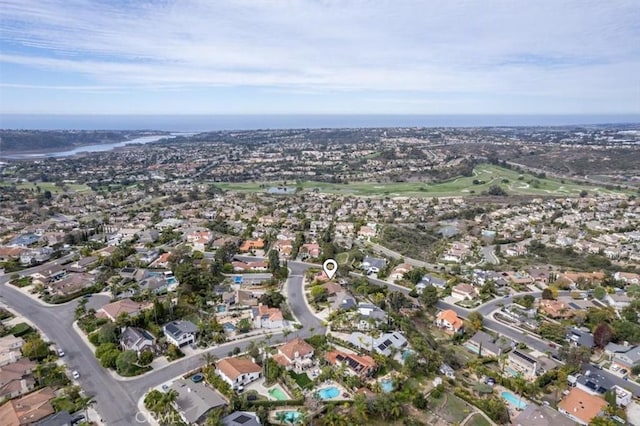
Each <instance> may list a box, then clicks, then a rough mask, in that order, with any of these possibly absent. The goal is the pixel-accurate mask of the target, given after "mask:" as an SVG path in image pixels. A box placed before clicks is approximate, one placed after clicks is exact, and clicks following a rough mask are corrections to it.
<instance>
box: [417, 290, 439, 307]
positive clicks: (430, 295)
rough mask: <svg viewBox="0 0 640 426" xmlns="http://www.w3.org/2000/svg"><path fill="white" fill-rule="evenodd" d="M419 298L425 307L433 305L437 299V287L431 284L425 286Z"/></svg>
mask: <svg viewBox="0 0 640 426" xmlns="http://www.w3.org/2000/svg"><path fill="white" fill-rule="evenodd" d="M420 300H421V301H422V303H423V304H424V305H425V306H426V307H432V306H434V305H435V304H436V303H438V300H439V296H438V289H436V288H435V287H434V286H432V285H428V286H426V287H425V289H424V290H423V291H422V294H421V295H420Z"/></svg>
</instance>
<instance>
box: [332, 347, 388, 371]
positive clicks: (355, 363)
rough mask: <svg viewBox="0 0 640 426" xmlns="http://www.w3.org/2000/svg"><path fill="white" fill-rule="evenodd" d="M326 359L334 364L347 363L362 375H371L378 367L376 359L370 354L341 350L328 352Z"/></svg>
mask: <svg viewBox="0 0 640 426" xmlns="http://www.w3.org/2000/svg"><path fill="white" fill-rule="evenodd" d="M324 359H325V360H326V361H327V362H328V363H329V364H331V365H333V366H339V365H345V366H347V367H348V368H349V369H350V370H351V371H352V372H354V373H355V374H357V375H358V376H360V377H369V376H371V375H373V374H374V373H375V372H376V370H377V368H378V366H377V365H376V362H375V360H374V359H373V358H371V357H370V356H368V355H357V354H352V353H347V352H343V351H340V350H333V351H329V352H326V353H325V354H324Z"/></svg>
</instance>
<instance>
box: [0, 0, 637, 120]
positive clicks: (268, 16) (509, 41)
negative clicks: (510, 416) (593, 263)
mask: <svg viewBox="0 0 640 426" xmlns="http://www.w3.org/2000/svg"><path fill="white" fill-rule="evenodd" d="M0 21H2V22H3V25H2V28H1V29H0V42H2V44H3V45H4V46H5V48H3V52H4V53H2V54H0V63H6V64H14V65H20V66H25V67H30V68H36V69H41V70H47V71H56V72H59V73H73V74H76V75H81V76H84V77H87V78H89V79H90V81H92V82H93V83H94V84H89V85H88V86H89V87H90V88H92V89H91V90H103V89H104V90H111V89H110V86H114V88H116V89H117V88H118V87H129V86H133V87H148V88H179V87H203V86H243V87H244V86H257V87H271V88H281V89H284V90H291V91H292V92H296V91H329V90H340V91H366V90H375V91H389V92H398V91H400V92H423V93H456V94H465V93H470V94H477V95H484V96H491V95H494V94H496V95H501V94H502V95H506V94H509V95H523V96H557V95H564V96H568V97H574V98H576V97H577V98H581V97H584V98H585V99H593V98H600V99H602V100H603V101H605V100H607V99H608V100H609V101H610V100H611V99H613V98H616V97H622V98H621V99H619V101H620V102H622V103H624V104H629V105H631V108H633V106H634V103H633V98H632V96H633V95H634V94H635V95H640V93H639V90H640V88H639V86H640V84H639V82H638V75H640V59H639V58H640V26H639V24H638V22H640V8H638V6H637V1H636V0H630V1H608V2H602V1H579V2H578V1H558V0H551V1H549V0H547V1H536V2H528V1H506V0H505V1H444V0H442V1H428V2H424V1H412V2H410V1H390V0H376V1H294V0H288V1H255V0H241V1H239V0H235V1H215V2H212V1H209V0H200V1H198V0H179V1H176V0H174V1H172V0H168V1H159V2H155V1H146V2H142V1H141V2H137V1H136V2H126V3H120V2H119V1H117V0H114V1H113V2H100V3H98V2H89V1H83V0H6V1H4V2H2V4H1V6H0ZM12 78H17V76H13V75H7V73H4V75H3V77H2V80H3V82H4V83H5V84H7V83H8V84H27V83H25V82H24V81H17V80H14V81H12ZM28 83H29V84H31V85H35V86H37V85H38V83H40V82H28ZM43 86H47V87H49V86H52V87H54V86H55V85H50V84H48V83H46V82H45V83H44V84H43ZM73 86H74V85H61V86H60V87H61V88H62V89H63V90H67V89H68V88H69V87H73ZM635 105H636V106H635V110H636V111H640V105H637V103H636V104H635Z"/></svg>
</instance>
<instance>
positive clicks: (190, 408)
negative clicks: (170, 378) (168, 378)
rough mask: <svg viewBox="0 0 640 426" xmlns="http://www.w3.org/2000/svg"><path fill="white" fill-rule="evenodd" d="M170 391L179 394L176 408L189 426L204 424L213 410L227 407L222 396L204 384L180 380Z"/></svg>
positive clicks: (175, 382) (170, 387)
mask: <svg viewBox="0 0 640 426" xmlns="http://www.w3.org/2000/svg"><path fill="white" fill-rule="evenodd" d="M169 389H172V390H175V391H176V392H177V393H178V397H177V398H176V401H175V403H174V406H175V407H176V409H177V411H178V413H179V414H180V417H182V420H184V422H185V423H186V424H189V425H193V424H204V422H205V421H206V419H207V417H208V416H209V413H210V412H211V411H212V410H215V409H216V408H221V407H225V406H226V405H227V400H226V399H225V398H224V397H223V396H222V394H220V392H218V391H217V390H216V389H213V388H211V387H209V386H207V385H206V384H205V383H204V382H200V383H193V382H192V381H191V380H186V379H178V380H175V381H174V382H173V383H172V384H171V385H170V386H169Z"/></svg>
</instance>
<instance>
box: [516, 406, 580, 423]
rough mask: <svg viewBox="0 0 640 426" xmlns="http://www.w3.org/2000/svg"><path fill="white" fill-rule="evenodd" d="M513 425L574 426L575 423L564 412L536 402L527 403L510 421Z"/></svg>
mask: <svg viewBox="0 0 640 426" xmlns="http://www.w3.org/2000/svg"><path fill="white" fill-rule="evenodd" d="M511 424H512V425H513V426H576V425H577V423H576V422H574V421H573V420H570V419H569V418H568V417H567V416H565V415H564V414H562V413H560V412H558V411H556V410H554V409H553V408H551V407H545V406H540V405H536V404H533V403H532V404H527V407H526V408H525V409H524V410H522V412H521V413H520V414H518V417H516V418H515V420H513V421H512V422H511Z"/></svg>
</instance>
